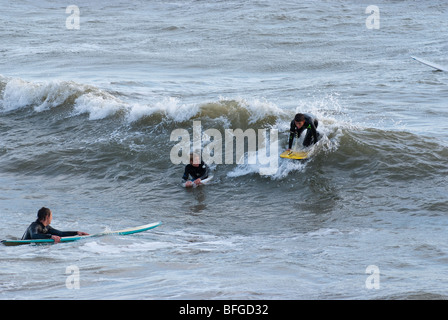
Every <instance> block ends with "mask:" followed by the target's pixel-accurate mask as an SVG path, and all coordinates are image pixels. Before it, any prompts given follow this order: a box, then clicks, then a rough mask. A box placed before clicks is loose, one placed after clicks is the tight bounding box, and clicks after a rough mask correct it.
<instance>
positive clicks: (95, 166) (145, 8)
mask: <svg viewBox="0 0 448 320" xmlns="http://www.w3.org/2000/svg"><path fill="white" fill-rule="evenodd" d="M71 4H72V3H69V2H66V1H60V0H43V1H38V2H37V3H36V2H35V1H8V2H7V1H4V3H3V2H2V6H1V13H2V14H1V15H0V25H1V28H0V39H2V41H1V43H2V44H1V46H0V136H1V138H0V207H1V211H2V213H1V215H0V217H1V221H2V223H1V224H0V238H1V239H11V238H20V237H21V236H22V234H23V232H24V231H25V229H26V228H27V226H28V225H29V224H30V223H31V222H32V221H34V220H35V218H36V213H37V210H38V209H39V208H40V207H42V206H46V207H49V208H51V209H52V211H53V216H54V217H53V222H52V226H53V227H55V228H57V229H60V230H81V231H85V232H89V233H96V232H101V231H104V230H115V229H120V228H124V227H131V226H137V225H142V224H146V223H150V222H154V221H162V222H163V225H162V226H160V227H158V228H156V229H153V230H151V231H148V232H145V233H141V234H136V235H132V236H106V237H102V238H96V239H86V240H84V241H79V242H74V243H68V244H58V245H50V246H31V245H26V246H18V247H6V246H1V247H0V261H1V264H0V266H1V268H0V299H207V300H208V299H263V300H272V299H286V300H289V299H293V300H296V299H298V300H300V299H324V300H325V299H446V298H447V296H448V280H447V279H448V270H447V264H448V245H447V240H448V238H447V227H448V199H447V174H448V165H447V164H448V162H447V158H448V133H447V132H448V121H447V117H448V108H447V107H448V105H447V102H448V75H447V73H446V72H438V71H435V70H434V69H431V68H429V67H427V66H425V65H423V64H420V63H418V62H416V61H415V60H413V59H412V58H411V56H417V57H421V58H424V59H426V60H430V61H433V62H435V63H439V64H441V65H448V56H447V52H448V42H447V38H446V30H447V27H448V19H447V18H448V9H447V6H446V3H445V2H444V1H442V0H435V1H428V2H424V3H422V2H417V1H376V2H375V3H370V2H367V1H354V0H353V1H350V0H346V1H319V2H316V1H277V0H274V1H262V0H259V1H231V0H230V1H193V0H184V1H156V0H154V1H132V2H131V3H129V2H128V1H115V0H114V1H95V2H94V3H92V1H84V0H77V1H76V6H77V7H78V8H79V25H78V26H79V29H71V27H73V26H76V23H77V22H76V19H72V18H71V17H72V15H75V16H76V12H75V11H70V10H69V11H68V13H67V12H66V9H67V7H68V6H69V5H71ZM370 5H376V6H377V8H378V9H379V17H380V20H376V21H374V22H375V23H377V22H379V24H377V25H375V24H370V26H369V25H368V24H366V20H368V19H369V16H370V13H366V8H367V7H368V6H370ZM75 18H76V17H75ZM368 21H370V20H368ZM372 26H377V27H378V28H377V29H375V28H373V29H372V28H370V27H372ZM296 112H307V113H312V114H314V115H315V116H316V117H317V118H318V119H319V127H318V130H319V131H320V132H321V133H322V135H323V138H322V140H321V141H320V142H319V143H318V144H317V145H316V146H314V147H313V149H312V154H313V156H312V157H311V159H310V160H308V161H306V162H297V161H288V160H286V159H282V158H277V157H275V159H277V160H278V163H277V167H276V168H277V170H276V172H275V173H274V174H270V175H263V174H260V168H262V167H263V166H262V165H261V164H260V163H259V162H257V163H255V164H250V163H249V159H250V158H251V157H254V156H255V158H257V157H258V156H259V150H257V152H256V153H255V155H254V154H250V153H249V152H246V155H245V160H246V161H245V162H244V163H241V164H237V163H236V160H237V159H236V158H235V159H234V160H235V161H234V162H233V163H214V164H211V168H212V170H213V175H214V179H213V180H212V182H211V183H210V184H208V185H206V186H201V187H198V188H193V189H185V188H182V187H181V185H180V182H181V177H182V174H183V169H184V165H183V164H175V163H173V161H172V158H171V156H170V152H171V151H172V149H173V147H175V145H176V144H177V143H178V141H176V140H173V139H171V135H172V133H173V132H175V130H178V129H183V130H187V131H188V133H190V134H191V137H192V138H193V135H194V132H193V131H194V130H193V124H194V121H199V122H200V124H201V129H202V131H205V130H208V129H215V130H217V131H218V132H220V133H222V135H223V136H224V132H225V130H228V129H241V130H248V129H253V130H255V131H256V130H259V129H262V130H266V131H269V132H274V131H272V130H278V153H280V152H281V151H283V149H285V148H286V146H287V137H288V128H289V123H290V121H291V120H292V118H293V116H294V114H295V113H296ZM202 146H203V147H204V148H205V147H206V146H207V142H206V141H202ZM223 148H224V146H223ZM73 270H77V271H78V273H77V276H78V277H77V280H79V281H78V282H77V283H78V285H79V286H78V288H73V287H71V286H70V283H68V282H69V281H70V279H73V278H72V277H71V276H72V275H74V273H73V274H72V273H71V272H72V271H73ZM43 273H44V274H45V275H46V276H45V277H43V276H42V274H43Z"/></svg>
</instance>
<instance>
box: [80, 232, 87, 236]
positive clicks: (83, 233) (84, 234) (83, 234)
mask: <svg viewBox="0 0 448 320" xmlns="http://www.w3.org/2000/svg"><path fill="white" fill-rule="evenodd" d="M88 235H89V234H88V233H86V232H82V231H78V236H88Z"/></svg>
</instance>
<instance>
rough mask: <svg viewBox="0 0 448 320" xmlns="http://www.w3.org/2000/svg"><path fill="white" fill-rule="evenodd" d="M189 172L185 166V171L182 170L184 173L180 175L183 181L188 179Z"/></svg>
mask: <svg viewBox="0 0 448 320" xmlns="http://www.w3.org/2000/svg"><path fill="white" fill-rule="evenodd" d="M189 175H190V174H189V172H188V167H187V166H185V171H184V175H183V176H182V180H183V181H184V182H185V181H187V180H188V176H189Z"/></svg>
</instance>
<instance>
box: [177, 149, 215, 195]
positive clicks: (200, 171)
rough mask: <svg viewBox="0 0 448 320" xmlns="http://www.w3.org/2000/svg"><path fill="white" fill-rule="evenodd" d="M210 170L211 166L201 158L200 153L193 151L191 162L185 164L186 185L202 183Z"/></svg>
mask: <svg viewBox="0 0 448 320" xmlns="http://www.w3.org/2000/svg"><path fill="white" fill-rule="evenodd" d="M209 171H210V169H209V167H208V166H207V165H206V164H205V163H204V161H202V160H201V158H200V157H199V155H197V154H194V153H191V154H190V164H187V165H186V166H185V172H184V175H183V176H182V179H183V180H184V182H185V186H186V187H191V186H192V185H193V184H200V183H201V180H204V179H207V178H208V173H209ZM189 177H191V179H189Z"/></svg>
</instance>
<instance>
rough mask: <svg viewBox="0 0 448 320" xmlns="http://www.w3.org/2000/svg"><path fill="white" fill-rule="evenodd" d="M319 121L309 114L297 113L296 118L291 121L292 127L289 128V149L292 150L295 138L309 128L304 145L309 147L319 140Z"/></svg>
mask: <svg viewBox="0 0 448 320" xmlns="http://www.w3.org/2000/svg"><path fill="white" fill-rule="evenodd" d="M318 124H319V122H318V121H317V119H316V118H314V117H313V116H311V115H309V114H303V113H297V114H296V115H295V117H294V120H292V121H291V128H290V129H289V140H288V149H287V150H286V151H289V150H291V147H292V142H293V141H294V138H295V137H296V138H297V139H298V138H299V137H300V135H301V134H302V132H303V131H304V130H305V129H307V132H306V136H305V139H304V140H303V146H304V147H309V146H310V145H312V144H315V143H316V142H317V141H319V136H320V134H319V132H318V131H317V125H318Z"/></svg>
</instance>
